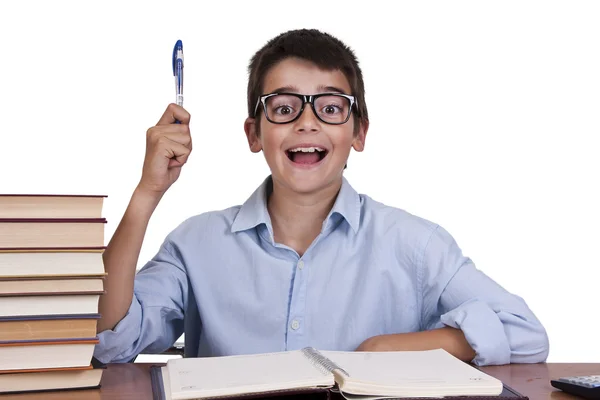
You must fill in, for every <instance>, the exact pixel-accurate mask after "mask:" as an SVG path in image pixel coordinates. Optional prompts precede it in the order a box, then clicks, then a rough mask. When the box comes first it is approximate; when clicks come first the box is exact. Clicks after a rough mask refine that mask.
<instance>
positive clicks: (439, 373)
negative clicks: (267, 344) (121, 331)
mask: <svg viewBox="0 0 600 400" xmlns="http://www.w3.org/2000/svg"><path fill="white" fill-rule="evenodd" d="M151 373H152V387H153V392H154V398H155V399H166V400H176V399H179V400H187V399H207V398H221V397H230V398H234V397H245V398H249V397H260V395H265V396H267V395H268V396H271V395H275V394H277V395H279V396H283V395H286V394H290V395H291V394H297V393H301V392H302V391H305V392H306V393H308V392H310V391H313V392H314V391H319V390H322V391H323V392H325V393H327V392H338V391H339V393H341V395H343V397H345V398H347V399H363V400H364V399H377V398H389V397H405V398H411V397H444V396H446V397H457V396H474V397H496V398H503V397H508V398H519V397H520V398H523V397H522V396H521V395H519V394H518V393H512V392H511V393H507V392H506V390H504V391H503V389H504V387H503V384H502V382H501V381H499V380H498V379H496V378H494V377H491V376H489V375H487V374H485V373H483V372H481V371H480V370H478V369H476V368H474V367H472V366H470V365H468V364H466V363H464V362H462V361H460V360H459V359H457V358H455V357H454V356H452V355H450V354H449V353H447V352H446V351H444V350H441V349H438V350H428V351H397V352H340V351H318V350H316V349H313V348H305V349H302V350H296V351H288V352H279V353H266V354H253V355H241V356H227V357H207V358H182V359H173V360H169V361H168V362H167V365H166V366H164V367H155V368H154V369H153V370H152V372H151ZM500 396H501V397H500ZM327 397H329V396H327ZM327 397H326V398H327Z"/></svg>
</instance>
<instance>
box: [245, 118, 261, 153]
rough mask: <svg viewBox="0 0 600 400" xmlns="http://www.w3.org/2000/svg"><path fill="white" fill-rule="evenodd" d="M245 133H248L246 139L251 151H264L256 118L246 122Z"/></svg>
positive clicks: (247, 119) (248, 119)
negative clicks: (257, 129) (258, 133)
mask: <svg viewBox="0 0 600 400" xmlns="http://www.w3.org/2000/svg"><path fill="white" fill-rule="evenodd" d="M244 131H245V132H246V138H247V139H248V146H250V151H251V152H253V153H258V152H259V151H261V150H262V143H261V142H260V139H259V137H258V135H257V132H256V120H255V119H254V118H246V121H245V122H244Z"/></svg>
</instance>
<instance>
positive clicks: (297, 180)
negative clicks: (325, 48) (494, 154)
mask: <svg viewBox="0 0 600 400" xmlns="http://www.w3.org/2000/svg"><path fill="white" fill-rule="evenodd" d="M334 88H337V90H334ZM273 92H288V93H290V92H291V93H298V94H304V95H314V94H319V93H325V92H327V93H329V92H340V93H345V94H352V93H351V91H350V84H349V83H348V80H347V79H346V76H345V75H344V74H343V73H342V72H341V71H325V70H321V69H319V68H318V67H317V66H316V65H315V64H313V63H311V62H309V61H305V60H301V59H298V58H288V59H285V60H283V61H281V62H280V63H278V64H276V65H275V66H274V67H272V68H271V69H270V70H269V72H268V73H267V75H266V77H265V81H264V86H263V94H269V93H273ZM337 105H338V104H337V103H335V102H325V103H323V104H320V105H319V107H320V109H321V110H322V111H323V112H324V113H325V115H329V114H334V113H335V112H336V111H335V110H337V109H338V108H337ZM272 106H273V108H271V107H270V106H269V107H268V108H269V109H270V110H271V111H270V113H271V112H272V113H273V115H275V113H277V115H285V114H286V113H287V114H289V113H290V112H292V111H291V110H292V109H293V108H296V109H297V104H295V105H291V104H288V103H280V104H275V102H273V103H272ZM288 106H291V107H288ZM332 106H333V108H332ZM275 108H277V109H275ZM315 108H316V109H317V110H319V108H318V107H317V104H316V103H315ZM256 118H261V121H260V135H259V134H258V132H257V131H256V121H255V119H254V118H248V119H247V120H246V123H245V124H244V129H245V131H246V136H247V138H248V143H249V145H250V150H251V151H253V152H259V151H261V150H262V151H263V153H264V155H265V159H266V160H267V164H268V165H269V168H270V169H271V173H272V176H273V180H274V183H277V184H279V185H281V186H284V187H286V188H287V189H289V190H291V191H293V192H297V193H316V192H318V191H319V190H321V189H324V188H326V187H329V186H330V185H335V184H337V183H338V182H339V179H340V178H341V176H342V171H343V169H344V165H345V164H346V161H347V160H348V156H349V154H350V149H351V148H354V149H355V150H356V151H362V150H363V148H364V144H365V137H366V133H367V128H368V126H366V124H365V125H363V124H361V126H360V127H359V129H358V131H357V133H356V134H354V133H355V129H354V117H353V116H352V115H351V116H350V118H349V119H348V121H347V122H346V123H344V124H341V125H331V124H327V123H324V122H322V121H320V120H319V119H318V118H317V116H316V115H315V114H314V111H313V109H312V107H311V106H310V104H308V103H307V104H305V105H304V111H303V112H302V114H301V115H300V117H299V118H298V119H296V120H295V121H293V122H290V123H286V124H274V123H271V122H269V121H268V120H267V119H266V117H265V114H264V110H263V108H262V106H261V107H259V110H258V112H257V115H256ZM282 118H283V117H282ZM311 147H312V148H318V149H320V150H324V151H313V152H311V151H306V150H310V149H309V148H311ZM300 148H302V149H303V150H305V151H299V149H300Z"/></svg>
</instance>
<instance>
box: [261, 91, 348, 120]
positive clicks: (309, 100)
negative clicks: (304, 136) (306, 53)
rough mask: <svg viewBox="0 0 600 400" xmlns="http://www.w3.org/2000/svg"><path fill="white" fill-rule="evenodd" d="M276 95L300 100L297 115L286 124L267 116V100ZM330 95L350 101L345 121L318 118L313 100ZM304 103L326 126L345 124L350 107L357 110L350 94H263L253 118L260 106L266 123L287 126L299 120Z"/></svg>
mask: <svg viewBox="0 0 600 400" xmlns="http://www.w3.org/2000/svg"><path fill="white" fill-rule="evenodd" d="M278 95H288V96H294V97H297V98H299V99H301V100H302V107H301V108H300V111H299V112H298V115H296V116H295V117H294V118H293V119H291V120H289V121H286V122H275V121H272V120H271V119H270V118H269V115H268V114H267V99H269V98H271V97H274V96H278ZM331 95H334V96H340V97H345V98H346V99H348V101H350V108H349V110H350V111H349V112H348V115H347V116H346V119H345V120H344V121H343V122H328V121H325V120H323V119H322V118H321V117H320V116H319V113H318V112H317V111H316V110H315V100H316V99H318V98H319V97H323V96H331ZM306 103H309V104H310V107H311V108H312V110H313V113H314V114H315V116H316V117H317V119H318V120H319V121H321V122H323V123H325V124H328V125H343V124H345V123H346V122H348V120H349V119H350V115H352V107H353V106H356V108H357V109H358V102H357V101H356V97H354V96H352V95H350V94H346V93H337V92H330V93H318V94H299V93H288V92H277V93H269V94H263V95H260V96H258V100H257V101H256V106H255V107H254V117H256V113H257V112H258V106H259V105H261V104H262V108H263V111H264V113H265V118H266V119H267V121H269V122H270V123H272V124H277V125H283V124H289V123H292V122H294V121H296V120H297V119H298V118H300V116H301V115H302V113H303V112H304V106H305V105H306Z"/></svg>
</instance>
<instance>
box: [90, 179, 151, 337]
mask: <svg viewBox="0 0 600 400" xmlns="http://www.w3.org/2000/svg"><path fill="white" fill-rule="evenodd" d="M159 201H160V196H157V195H153V194H149V193H147V192H143V191H141V190H139V189H136V190H135V191H134V193H133V195H132V197H131V200H130V202H129V205H128V206H127V210H126V211H125V214H124V215H123V218H122V219H121V222H120V223H119V226H118V227H117V229H116V230H115V233H114V235H113V236H112V238H111V240H110V242H109V244H108V246H107V247H106V250H105V252H104V254H103V261H104V268H105V271H106V272H107V273H108V276H107V277H106V281H105V289H106V293H105V294H104V295H102V296H100V302H99V307H98V308H99V312H100V314H101V319H100V320H99V321H98V327H97V331H98V332H102V331H104V330H106V329H113V328H114V327H115V325H116V324H117V323H118V322H119V321H120V320H121V319H123V317H124V316H125V314H126V313H127V310H128V309H129V306H130V304H131V299H132V297H133V282H134V278H135V270H136V265H137V262H138V258H139V255H140V250H141V248H142V242H143V240H144V236H145V234H146V229H147V227H148V222H149V221H150V217H151V216H152V213H153V212H154V210H155V209H156V206H157V205H158V202H159Z"/></svg>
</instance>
